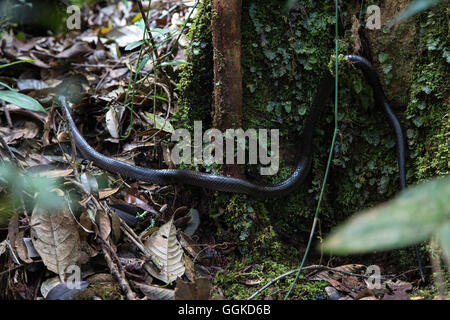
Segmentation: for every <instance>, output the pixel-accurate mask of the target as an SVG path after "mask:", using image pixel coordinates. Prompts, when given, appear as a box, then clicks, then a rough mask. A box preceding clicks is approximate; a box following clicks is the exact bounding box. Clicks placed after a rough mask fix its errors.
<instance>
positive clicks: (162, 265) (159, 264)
mask: <svg viewBox="0 0 450 320" xmlns="http://www.w3.org/2000/svg"><path fill="white" fill-rule="evenodd" d="M176 232H177V231H176V227H175V226H174V225H173V217H172V218H171V219H170V221H169V222H167V223H166V224H164V225H162V226H161V228H159V230H158V231H156V232H154V233H153V234H152V235H151V236H150V237H149V238H148V240H147V241H146V242H145V247H146V248H147V249H148V252H149V253H150V257H151V260H152V262H153V264H154V266H153V265H152V264H151V263H146V264H145V265H144V267H145V269H146V270H147V271H148V272H149V273H150V274H151V275H152V276H153V277H155V278H157V279H159V280H161V281H164V282H165V283H170V282H172V281H174V280H176V279H177V278H178V277H181V276H182V275H183V274H184V272H185V270H186V269H185V267H184V265H183V263H182V258H183V249H182V248H181V245H180V243H179V242H178V239H177V235H176ZM155 267H156V268H155Z"/></svg>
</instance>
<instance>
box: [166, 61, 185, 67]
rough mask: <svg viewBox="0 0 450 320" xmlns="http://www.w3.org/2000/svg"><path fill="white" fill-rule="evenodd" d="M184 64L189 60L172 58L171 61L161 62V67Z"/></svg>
mask: <svg viewBox="0 0 450 320" xmlns="http://www.w3.org/2000/svg"><path fill="white" fill-rule="evenodd" d="M183 64H187V61H185V60H171V61H166V62H163V63H161V64H160V66H161V67H164V66H181V65H183Z"/></svg>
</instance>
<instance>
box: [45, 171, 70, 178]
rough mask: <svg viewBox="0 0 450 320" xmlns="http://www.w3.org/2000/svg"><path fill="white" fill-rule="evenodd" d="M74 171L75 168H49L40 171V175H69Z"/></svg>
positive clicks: (51, 176) (55, 176) (53, 176)
mask: <svg viewBox="0 0 450 320" xmlns="http://www.w3.org/2000/svg"><path fill="white" fill-rule="evenodd" d="M72 172H73V169H66V170H49V171H42V172H40V173H39V176H41V177H48V178H58V177H67V176H68V175H69V174H71V173H72Z"/></svg>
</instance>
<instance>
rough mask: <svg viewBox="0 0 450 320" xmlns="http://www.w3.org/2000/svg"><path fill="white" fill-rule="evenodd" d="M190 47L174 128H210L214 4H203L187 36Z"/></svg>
mask: <svg viewBox="0 0 450 320" xmlns="http://www.w3.org/2000/svg"><path fill="white" fill-rule="evenodd" d="M188 39H189V40H190V46H189V48H188V50H187V60H188V62H189V63H188V64H187V65H184V66H182V67H181V70H182V71H181V74H180V81H179V83H178V85H177V90H178V91H179V92H180V93H181V96H180V99H179V101H178V104H179V106H178V112H177V113H176V114H175V116H174V119H173V122H174V124H175V127H183V128H186V129H192V128H193V124H194V121H196V120H201V121H203V126H204V127H205V128H208V127H210V126H211V123H212V118H211V110H212V109H211V107H212V105H213V87H214V67H213V66H214V64H213V52H212V41H211V39H212V36H211V1H210V0H208V1H202V2H201V3H200V4H199V5H198V13H197V15H196V17H195V18H194V22H193V24H192V27H191V28H190V31H189V33H188Z"/></svg>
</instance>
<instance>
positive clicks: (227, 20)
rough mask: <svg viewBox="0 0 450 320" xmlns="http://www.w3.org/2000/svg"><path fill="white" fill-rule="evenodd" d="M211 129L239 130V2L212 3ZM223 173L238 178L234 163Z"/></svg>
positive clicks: (240, 88) (214, 1)
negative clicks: (212, 77)
mask: <svg viewBox="0 0 450 320" xmlns="http://www.w3.org/2000/svg"><path fill="white" fill-rule="evenodd" d="M212 8H213V10H212V34H213V46H214V117H213V124H214V127H216V128H217V129H219V130H221V131H222V132H225V130H226V129H230V128H241V127H242V66H241V13H242V0H213V5H212ZM225 174H230V175H233V176H240V175H241V170H240V169H239V166H238V165H237V164H235V165H229V166H225Z"/></svg>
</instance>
